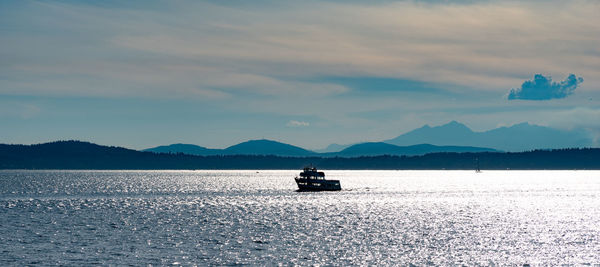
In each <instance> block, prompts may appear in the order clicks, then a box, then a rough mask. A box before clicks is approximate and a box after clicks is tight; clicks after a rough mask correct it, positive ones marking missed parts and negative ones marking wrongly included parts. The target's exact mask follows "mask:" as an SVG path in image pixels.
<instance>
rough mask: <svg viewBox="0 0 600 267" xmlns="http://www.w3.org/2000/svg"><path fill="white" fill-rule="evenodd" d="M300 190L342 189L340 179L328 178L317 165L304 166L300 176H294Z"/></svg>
mask: <svg viewBox="0 0 600 267" xmlns="http://www.w3.org/2000/svg"><path fill="white" fill-rule="evenodd" d="M294 179H295V180H296V184H298V190H299V191H337V190H342V187H341V185H340V181H339V180H326V179H325V173H324V172H320V171H317V168H315V167H312V166H310V167H304V169H303V170H302V172H301V173H300V175H299V176H297V177H296V178H294Z"/></svg>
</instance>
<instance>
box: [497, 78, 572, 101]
mask: <svg viewBox="0 0 600 267" xmlns="http://www.w3.org/2000/svg"><path fill="white" fill-rule="evenodd" d="M582 82H583V78H581V77H577V76H575V74H571V75H569V77H567V78H566V79H565V80H564V81H561V82H553V81H552V78H550V77H545V76H544V75H542V74H536V75H535V76H534V77H533V80H529V81H525V82H524V83H523V84H522V85H521V88H516V89H511V90H510V93H509V94H508V100H515V99H523V100H549V99H556V98H565V97H567V96H569V95H571V94H573V92H575V89H577V86H578V85H579V84H580V83H582Z"/></svg>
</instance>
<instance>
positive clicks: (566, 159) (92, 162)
mask: <svg viewBox="0 0 600 267" xmlns="http://www.w3.org/2000/svg"><path fill="white" fill-rule="evenodd" d="M376 145H378V146H383V147H388V146H385V145H382V144H381V143H378V144H376ZM358 148H360V147H358ZM598 158H600V148H575V149H558V150H536V151H529V152H518V153H504V152H478V153H470V152H469V153H429V154H426V155H420V156H390V155H386V156H361V157H321V156H311V157H281V156H273V155H266V156H265V155H215V156H194V155H187V154H183V153H176V154H173V153H153V152H143V151H136V150H131V149H126V148H122V147H108V146H102V145H97V144H93V143H89V142H81V141H57V142H51V143H44V144H35V145H7V144H0V170H4V169H13V170H14V169H62V170H69V169H80V170H81V169H84V170H95V169H98V170H126V169H129V170H160V169H162V170H182V169H185V170H208V169H211V170H224V169H233V170H260V169H262V170H275V169H277V170H291V169H296V170H297V169H301V168H302V167H303V166H307V165H309V164H310V165H314V166H319V168H321V169H327V170H333V169H338V170H366V169H372V170H450V169H452V170H473V169H474V168H476V166H478V167H480V168H481V169H487V170H489V169H494V170H507V169H512V170H515V169H519V170H546V169H552V170H574V169H578V170H583V169H594V170H598V169H600V161H598V160H597V159H598Z"/></svg>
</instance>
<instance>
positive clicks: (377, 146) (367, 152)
mask: <svg viewBox="0 0 600 267" xmlns="http://www.w3.org/2000/svg"><path fill="white" fill-rule="evenodd" d="M144 151H149V152H155V153H183V154H188V155H197V156H214V155H275V156H283V157H361V156H380V155H392V156H401V155H406V156H413V155H424V154H428V153H435V152H494V151H497V150H494V149H490V148H482V147H469V146H434V145H429V144H419V145H412V146H397V145H392V144H387V143H382V142H371V143H361V144H356V145H353V146H350V147H347V148H345V149H343V150H342V151H339V152H329V153H317V152H313V151H310V150H306V149H303V148H301V147H297V146H293V145H289V144H284V143H280V142H277V141H272V140H265V139H262V140H250V141H246V142H243V143H240V144H237V145H234V146H230V147H228V148H225V149H209V148H205V147H201V146H197V145H189V144H173V145H169V146H159V147H155V148H149V149H145V150H144Z"/></svg>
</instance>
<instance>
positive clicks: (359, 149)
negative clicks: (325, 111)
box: [331, 142, 497, 157]
mask: <svg viewBox="0 0 600 267" xmlns="http://www.w3.org/2000/svg"><path fill="white" fill-rule="evenodd" d="M496 151H497V150H495V149H491V148H482V147H467V146H434V145H430V144H420V145H412V146H396V145H392V144H388V143H383V142H370V143H362V144H357V145H353V146H351V147H348V148H346V149H344V150H342V151H340V152H337V153H331V154H332V155H334V156H339V157H359V156H380V155H407V156H413V155H424V154H429V153H435V152H496Z"/></svg>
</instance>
